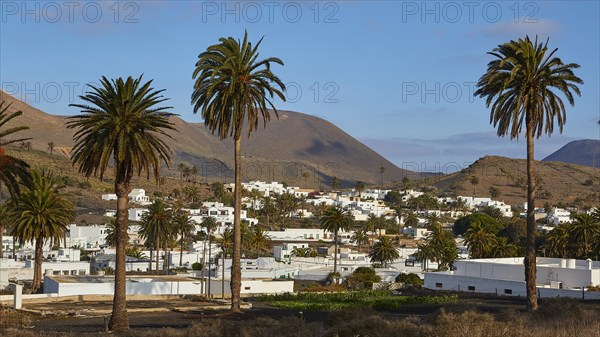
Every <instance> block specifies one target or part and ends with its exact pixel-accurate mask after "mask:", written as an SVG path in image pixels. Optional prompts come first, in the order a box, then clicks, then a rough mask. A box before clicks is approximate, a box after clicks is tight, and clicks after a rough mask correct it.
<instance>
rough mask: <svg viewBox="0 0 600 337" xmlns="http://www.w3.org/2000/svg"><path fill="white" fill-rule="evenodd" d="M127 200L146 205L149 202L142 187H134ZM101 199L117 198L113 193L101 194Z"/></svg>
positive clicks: (110, 199) (112, 199)
mask: <svg viewBox="0 0 600 337" xmlns="http://www.w3.org/2000/svg"><path fill="white" fill-rule="evenodd" d="M128 197H129V201H131V202H134V203H137V204H140V205H147V204H149V203H150V197H148V196H146V191H145V190H144V189H142V188H134V189H132V190H131V192H130V193H129V194H128ZM102 200H106V201H114V200H117V195H116V194H114V193H109V194H102Z"/></svg>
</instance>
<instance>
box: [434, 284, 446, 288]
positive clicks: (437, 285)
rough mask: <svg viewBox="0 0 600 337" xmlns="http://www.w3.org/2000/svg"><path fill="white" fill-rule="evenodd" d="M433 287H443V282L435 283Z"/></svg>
mask: <svg viewBox="0 0 600 337" xmlns="http://www.w3.org/2000/svg"><path fill="white" fill-rule="evenodd" d="M435 287H436V288H443V287H444V285H443V284H441V283H436V284H435Z"/></svg>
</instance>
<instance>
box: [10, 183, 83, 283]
mask: <svg viewBox="0 0 600 337" xmlns="http://www.w3.org/2000/svg"><path fill="white" fill-rule="evenodd" d="M31 178H32V179H31V182H30V183H29V184H28V185H27V186H26V187H27V190H24V191H22V192H21V194H20V195H19V197H18V198H17V200H16V214H17V219H16V223H15V226H14V228H13V230H12V235H13V236H16V237H18V238H19V243H20V244H24V243H25V242H32V243H33V242H35V268H34V273H33V284H32V290H33V291H34V292H35V291H37V290H38V289H39V288H40V284H41V279H42V260H43V247H44V243H45V242H48V241H50V244H51V245H54V244H60V242H61V240H64V239H65V234H66V233H67V231H68V229H67V225H68V224H69V223H70V222H71V221H73V220H74V219H75V211H74V206H73V204H72V203H71V202H69V201H68V200H66V199H63V198H62V196H61V195H60V192H59V191H58V187H57V183H56V180H54V178H53V177H52V175H51V174H49V173H45V172H42V173H40V172H37V171H32V172H31Z"/></svg>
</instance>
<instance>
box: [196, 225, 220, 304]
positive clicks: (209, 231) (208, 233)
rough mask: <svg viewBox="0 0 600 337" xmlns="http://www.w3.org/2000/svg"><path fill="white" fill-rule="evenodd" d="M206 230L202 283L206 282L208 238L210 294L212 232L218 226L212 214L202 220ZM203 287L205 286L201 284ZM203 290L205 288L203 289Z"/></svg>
mask: <svg viewBox="0 0 600 337" xmlns="http://www.w3.org/2000/svg"><path fill="white" fill-rule="evenodd" d="M200 225H201V226H202V227H204V229H205V230H206V235H205V236H204V245H203V246H202V247H203V248H202V272H201V278H202V284H204V270H205V269H206V240H208V287H207V289H208V294H209V295H210V261H211V260H210V259H211V255H212V251H211V247H212V232H213V231H214V230H215V228H217V225H218V224H217V219H215V218H214V217H212V216H209V217H206V218H204V219H203V220H202V223H201V224H200ZM201 287H203V286H201ZM201 291H203V290H201Z"/></svg>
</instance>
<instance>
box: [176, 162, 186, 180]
mask: <svg viewBox="0 0 600 337" xmlns="http://www.w3.org/2000/svg"><path fill="white" fill-rule="evenodd" d="M186 168H187V165H185V164H184V163H179V165H177V170H179V172H180V173H181V178H180V180H181V181H183V178H184V174H185V170H186Z"/></svg>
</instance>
